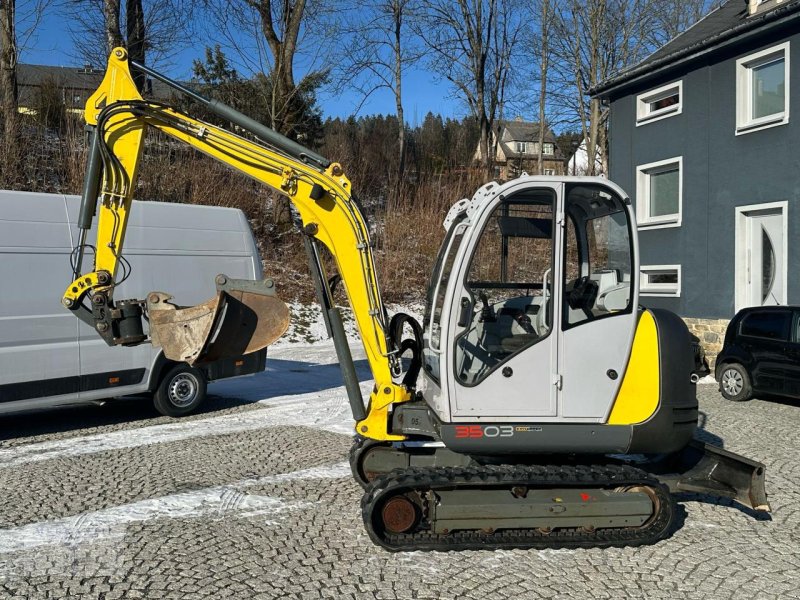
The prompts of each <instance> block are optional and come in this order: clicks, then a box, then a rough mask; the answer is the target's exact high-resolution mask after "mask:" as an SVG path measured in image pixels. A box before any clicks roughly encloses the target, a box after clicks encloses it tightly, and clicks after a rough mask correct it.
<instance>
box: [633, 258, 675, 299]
mask: <svg viewBox="0 0 800 600" xmlns="http://www.w3.org/2000/svg"><path fill="white" fill-rule="evenodd" d="M639 272H640V279H639V295H640V296H668V297H673V298H677V297H680V295H681V266H680V265H641V266H640V267H639ZM672 272H674V273H676V274H677V275H678V282H677V283H650V282H649V281H648V278H649V277H650V275H657V274H661V273H672Z"/></svg>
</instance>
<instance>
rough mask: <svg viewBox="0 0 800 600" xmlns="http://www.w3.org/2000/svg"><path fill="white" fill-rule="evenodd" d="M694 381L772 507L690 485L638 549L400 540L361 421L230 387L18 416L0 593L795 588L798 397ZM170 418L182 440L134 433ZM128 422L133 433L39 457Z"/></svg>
mask: <svg viewBox="0 0 800 600" xmlns="http://www.w3.org/2000/svg"><path fill="white" fill-rule="evenodd" d="M304 377H307V375H306V374H303V373H297V378H298V382H301V381H302V380H303V378H304ZM264 383H265V385H268V379H265V382H264ZM226 389H228V390H229V391H230V390H231V389H235V387H228V388H226ZM699 390H700V398H701V410H702V413H703V427H704V430H703V431H702V432H701V435H702V436H703V437H704V438H705V439H706V441H712V442H714V443H720V440H722V441H724V446H725V447H726V448H728V449H731V450H733V451H736V452H739V453H742V454H744V455H746V456H749V457H752V458H755V459H758V460H761V461H763V462H765V463H766V464H767V490H768V492H769V494H770V502H771V504H772V507H773V510H774V512H773V514H772V518H771V520H758V519H755V518H753V516H752V515H751V514H747V513H746V512H744V511H742V510H740V509H738V508H735V507H734V506H732V505H731V504H730V503H726V502H722V503H719V504H709V503H704V502H701V501H699V500H700V499H699V498H696V497H693V496H690V495H686V496H682V497H680V499H679V500H680V503H681V505H682V506H683V507H684V509H685V511H686V519H685V522H684V523H683V525H682V527H681V528H680V529H679V530H678V531H677V532H676V533H675V534H674V535H673V536H672V537H671V538H670V539H668V540H666V541H663V542H661V543H659V544H657V545H655V546H650V547H646V548H638V549H630V548H625V549H611V550H597V549H589V550H584V549H581V550H557V551H552V550H551V551H548V550H542V551H503V552H489V551H485V552H484V551H470V552H460V553H400V554H390V553H387V552H385V551H383V550H381V549H379V548H376V547H375V546H373V545H372V544H371V543H370V541H369V539H368V538H367V536H366V534H365V533H364V531H363V528H362V524H361V521H360V516H359V513H358V503H359V498H360V495H361V493H360V488H359V487H358V486H357V485H356V484H355V483H354V482H353V481H352V480H351V478H350V476H349V472H348V469H347V465H346V457H347V451H348V448H349V445H350V440H349V438H348V436H346V435H343V434H341V433H335V432H334V431H333V430H331V428H326V427H322V428H320V427H316V426H308V425H303V424H302V419H300V420H294V421H292V424H291V425H290V426H285V425H282V424H280V420H281V419H279V418H274V414H275V411H279V410H281V405H280V404H271V403H270V402H269V401H268V400H267V401H262V402H259V403H252V402H238V401H237V398H236V397H234V396H230V395H226V396H225V397H221V396H219V395H217V396H215V397H213V398H211V399H210V401H209V403H208V405H207V407H206V409H205V412H204V414H202V415H198V416H195V417H192V418H190V419H187V420H181V421H171V420H167V419H163V418H161V417H156V416H154V415H153V414H152V413H150V412H148V411H147V410H146V409H142V408H141V405H140V404H129V405H125V406H117V407H92V408H85V409H80V410H73V411H67V412H62V413H42V414H37V415H33V416H30V417H26V418H19V417H18V418H14V419H6V420H5V423H4V425H6V426H9V425H10V427H8V429H6V428H5V427H4V429H6V432H7V433H6V437H8V439H7V440H6V441H3V442H0V455H2V457H3V461H5V462H3V461H0V486H2V489H3V492H4V501H3V502H2V504H0V528H2V529H0V598H36V599H38V598H66V597H69V598H85V599H89V598H92V599H108V600H110V599H113V598H153V599H155V598H248V599H249V598H281V597H285V598H301V599H302V598H309V599H311V598H431V599H434V598H475V599H479V600H485V599H488V598H504V599H505V598H540V597H541V598H581V599H588V598H648V599H649V598H653V599H657V598H664V599H666V598H670V599H673V598H697V599H707V598H710V599H717V598H747V599H748V600H749V599H760V598H800V551H799V550H798V548H800V466H798V465H800V403H799V404H792V403H790V402H785V403H784V402H780V401H769V402H768V401H762V400H755V401H752V402H748V403H742V404H736V403H729V402H726V401H724V400H723V399H722V398H721V397H720V396H719V394H718V393H717V391H716V390H715V388H714V386H713V385H702V386H700V387H699ZM212 392H213V388H212ZM337 393H338V394H339V395H340V396H342V397H343V395H344V392H343V391H342V390H339V392H337ZM312 396H313V394H312ZM319 402H320V403H322V404H321V406H322V408H323V409H326V410H327V407H328V405H327V404H325V403H330V410H331V411H334V412H335V411H341V406H342V402H341V398H339V399H338V400H334V399H333V396H332V395H330V394H328V395H325V394H320V395H319ZM290 409H291V410H298V407H297V406H291V405H290ZM284 410H287V409H285V408H284ZM243 415H244V416H245V417H247V418H248V419H250V421H247V422H246V426H242V427H241V428H240V429H239V430H236V429H235V428H233V429H231V428H230V427H228V429H224V428H223V431H225V433H221V434H214V433H213V432H212V433H210V434H205V433H204V434H202V435H190V434H191V433H192V431H191V428H192V427H198V426H199V425H200V424H201V423H207V422H208V419H212V421H211V422H212V423H216V422H219V423H220V424H226V423H227V424H230V423H231V422H234V424H236V423H239V421H232V419H239V418H241V417H242V416H243ZM270 415H273V416H272V417H271V416H270ZM262 417H263V426H258V427H254V426H252V419H253V418H262ZM173 423H177V424H178V425H177V427H178V429H177V430H178V431H184V432H186V434H187V437H186V438H185V439H173V440H172V441H166V442H159V443H152V440H149V439H148V438H146V437H144V438H141V439H140V438H139V437H137V436H140V435H141V434H142V433H143V432H144V433H147V432H148V431H150V430H153V429H154V428H158V427H163V426H165V425H169V424H173ZM311 425H313V423H312V424H311ZM9 432H10V433H9ZM118 432H127V433H123V434H122V435H125V436H127V435H129V436H130V439H128V440H127V442H128V447H124V448H119V447H118V448H117V449H109V450H99V451H96V452H95V451H90V450H87V451H86V452H85V453H83V454H80V453H78V454H76V453H75V452H72V453H69V452H66V453H63V454H58V452H59V451H60V450H56V451H55V453H54V454H48V455H47V456H46V457H45V458H43V459H41V460H39V459H38V458H42V457H38V458H37V456H36V453H37V452H38V451H39V450H40V449H46V448H50V446H48V444H52V443H56V442H68V443H69V444H72V446H70V448H74V447H75V446H76V445H77V446H80V444H81V443H82V440H85V439H88V437H91V436H94V437H95V438H96V437H97V436H100V437H102V436H110V435H117V434H118ZM114 439H117V438H114ZM137 440H139V441H137ZM21 452H27V454H24V455H22V454H19V455H16V456H17V458H18V459H19V460H17V461H16V462H15V461H14V460H12V459H14V457H15V453H21ZM9 453H10V454H9ZM20 457H22V458H20Z"/></svg>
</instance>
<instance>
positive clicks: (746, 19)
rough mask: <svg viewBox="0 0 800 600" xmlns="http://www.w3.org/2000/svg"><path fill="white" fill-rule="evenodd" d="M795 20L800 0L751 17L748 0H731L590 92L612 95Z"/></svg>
mask: <svg viewBox="0 0 800 600" xmlns="http://www.w3.org/2000/svg"><path fill="white" fill-rule="evenodd" d="M795 20H797V21H800V0H787V2H784V3H782V4H777V5H776V6H775V7H771V8H770V9H769V10H761V11H759V12H757V13H755V14H754V15H751V16H748V8H747V2H746V1H745V0H728V1H727V2H725V4H723V5H722V6H720V7H719V8H717V9H716V10H713V11H711V12H710V13H709V14H708V15H706V16H705V17H703V18H702V19H700V20H699V21H698V22H697V23H695V24H694V25H692V26H691V27H690V28H689V29H687V30H686V31H684V32H683V33H682V34H680V35H678V36H676V37H675V38H673V39H672V40H671V41H669V42H668V43H667V44H665V45H664V46H662V47H661V48H659V49H658V50H656V51H655V52H653V53H652V54H651V55H650V56H648V57H647V58H646V59H644V60H643V61H642V62H640V63H638V64H637V65H635V66H633V67H631V68H630V69H627V70H625V71H622V72H620V73H618V74H616V75H614V76H613V77H611V78H609V79H607V80H606V81H604V82H602V83H600V84H599V85H597V86H596V87H595V88H593V89H592V90H590V93H591V94H592V95H593V96H608V95H610V94H611V93H612V92H613V91H615V90H616V89H617V88H619V87H621V86H623V85H626V84H629V83H633V82H638V81H643V80H645V79H649V78H651V77H654V76H656V75H657V74H659V73H660V71H662V70H664V69H666V68H669V67H671V66H674V65H676V64H678V63H683V62H686V61H690V60H692V59H694V58H697V57H698V56H700V55H702V54H705V53H706V52H708V51H709V50H712V49H714V48H716V47H718V46H721V45H724V44H726V43H730V42H732V41H735V40H737V39H738V38H742V37H744V36H746V35H748V36H749V35H753V34H758V33H760V32H761V30H763V29H767V28H771V27H772V26H779V25H783V24H786V23H787V22H790V21H795Z"/></svg>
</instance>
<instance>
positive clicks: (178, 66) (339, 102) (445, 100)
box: [17, 1, 467, 126]
mask: <svg viewBox="0 0 800 600" xmlns="http://www.w3.org/2000/svg"><path fill="white" fill-rule="evenodd" d="M24 4H30V2H22V1H21V2H19V5H24ZM18 18H19V20H20V21H21V22H20V23H18V25H17V30H18V35H19V37H20V40H19V45H20V50H21V51H20V60H19V62H22V63H31V64H40V65H54V66H82V65H83V59H82V58H81V57H80V56H79V53H78V51H77V50H76V49H75V47H74V44H73V41H72V32H71V29H73V28H75V27H77V26H78V25H77V24H76V23H72V22H70V19H69V17H68V15H66V14H65V13H64V12H63V11H62V10H60V9H59V8H58V7H57V6H51V7H49V8H47V9H46V10H45V13H44V15H43V17H42V19H41V21H40V22H39V23H38V25H36V27H35V29H34V30H33V33H30V34H29V35H26V32H27V31H28V30H30V29H31V25H32V20H31V18H30V16H29V14H27V13H26V11H25V10H24V6H23V7H22V8H20V9H18ZM195 40H196V41H195V42H194V43H193V44H192V45H191V46H186V47H184V48H182V49H179V51H177V52H176V53H175V54H174V55H173V56H171V57H170V59H169V62H168V63H164V64H163V65H155V66H156V68H158V69H159V70H161V69H163V72H164V73H165V74H166V75H167V76H169V77H172V78H173V79H179V80H187V79H190V78H191V76H192V61H193V60H194V59H199V58H202V57H203V56H204V54H205V47H206V46H207V45H213V44H214V42H215V41H218V40H215V39H213V37H211V36H210V35H205V36H199V37H198V38H195ZM93 66H95V67H97V66H99V65H93ZM299 70H300V71H301V72H302V66H300V69H299ZM345 89H346V88H345ZM318 104H319V106H320V108H321V109H322V112H323V116H324V117H348V116H350V115H352V114H354V112H355V111H356V110H358V113H357V114H358V115H359V116H363V115H371V114H394V113H395V112H396V109H395V102H394V97H393V95H392V94H391V93H390V92H389V91H388V90H379V91H378V92H376V93H374V94H372V95H371V96H370V97H369V98H368V99H367V101H366V102H363V104H362V98H361V96H360V95H359V94H358V93H357V92H355V91H354V90H353V91H344V92H338V93H337V92H333V91H332V90H321V91H320V93H319V94H318ZM403 107H404V109H405V119H406V122H408V123H409V124H410V125H412V126H414V125H417V124H421V123H422V121H423V120H424V118H425V115H426V114H427V113H428V112H429V111H430V112H433V113H438V114H441V115H442V116H444V117H454V118H461V117H463V116H465V115H466V114H467V109H466V107H465V106H464V104H463V102H462V101H460V100H459V99H457V98H454V97H453V96H452V92H451V90H450V88H449V87H448V85H447V83H446V82H440V81H437V79H436V77H435V75H434V74H433V73H431V72H429V71H427V70H425V69H424V68H417V69H414V70H411V71H409V72H408V73H407V74H406V75H405V78H404V81H403Z"/></svg>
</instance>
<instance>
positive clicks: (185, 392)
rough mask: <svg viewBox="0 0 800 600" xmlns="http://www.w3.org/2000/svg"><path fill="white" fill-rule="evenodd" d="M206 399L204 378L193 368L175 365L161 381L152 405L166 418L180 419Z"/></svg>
mask: <svg viewBox="0 0 800 600" xmlns="http://www.w3.org/2000/svg"><path fill="white" fill-rule="evenodd" d="M205 399H206V378H205V377H204V376H203V373H202V372H201V371H199V370H198V369H195V368H194V367H190V366H189V365H185V364H181V365H175V366H174V367H172V368H171V369H170V370H169V371H167V373H166V375H164V377H163V378H162V379H161V383H160V384H159V385H158V389H156V392H155V394H153V404H154V405H155V407H156V410H157V411H158V412H160V413H161V414H162V415H165V416H167V417H182V416H184V415H188V414H189V413H190V412H192V411H194V410H195V409H196V408H197V407H198V406H200V404H202V403H203V401H204V400H205Z"/></svg>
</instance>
